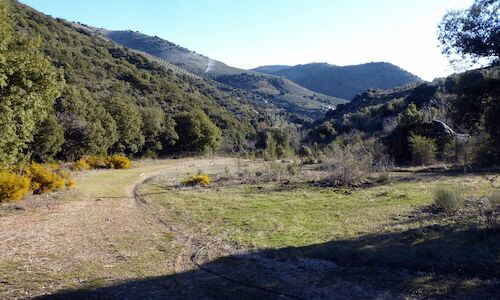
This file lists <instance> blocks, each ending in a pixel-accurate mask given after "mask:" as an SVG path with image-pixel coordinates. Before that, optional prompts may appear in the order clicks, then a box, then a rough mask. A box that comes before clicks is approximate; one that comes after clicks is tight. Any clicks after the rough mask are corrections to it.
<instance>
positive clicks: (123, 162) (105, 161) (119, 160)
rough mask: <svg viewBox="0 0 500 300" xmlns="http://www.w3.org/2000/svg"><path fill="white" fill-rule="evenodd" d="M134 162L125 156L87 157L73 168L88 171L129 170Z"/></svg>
mask: <svg viewBox="0 0 500 300" xmlns="http://www.w3.org/2000/svg"><path fill="white" fill-rule="evenodd" d="M131 165H132V162H131V161H130V159H128V157H126V156H123V155H117V154H115V155H110V156H98V155H93V156H86V157H83V158H81V159H79V160H77V161H76V162H75V164H74V166H73V168H74V169H78V168H82V169H81V170H88V169H128V168H130V166H131Z"/></svg>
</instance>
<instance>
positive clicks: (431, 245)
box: [39, 225, 500, 299]
mask: <svg viewBox="0 0 500 300" xmlns="http://www.w3.org/2000/svg"><path fill="white" fill-rule="evenodd" d="M202 267H203V268H208V269H210V270H212V271H214V272H216V273H219V274H223V275H224V276H226V277H228V278H231V279H233V280H236V281H240V282H245V283H250V284H252V285H258V286H261V287H265V288H267V289H272V290H274V291H281V292H286V293H287V294H290V295H295V296H296V297H297V298H300V299H331V298H335V299H339V298H340V299H376V298H377V299H380V298H384V299H390V298H398V299H399V298H402V297H403V296H409V297H410V298H417V299H418V298H444V299H447V298H459V299H462V298H467V299H469V298H470V299H498V296H499V295H498V291H499V290H500V280H499V279H500V235H499V234H493V233H491V232H489V231H487V230H485V229H479V228H463V227H458V226H453V225H448V226H436V225H434V226H428V227H422V228H419V229H411V230H407V231H402V232H393V233H383V234H374V235H367V236H363V237H360V238H356V239H346V240H336V241H330V242H327V243H323V244H316V245H309V246H304V247H288V248H282V249H266V250H261V251H256V252H253V253H248V254H243V255H231V256H226V257H219V258H217V259H215V260H212V261H210V262H207V263H204V264H203V265H202ZM384 291H385V292H384ZM278 298H279V299H287V298H291V297H286V296H283V295H281V296H280V295H278V294H276V293H273V292H269V291H265V290H262V289H258V288H255V287H249V286H243V285H241V284H238V283H235V282H231V281H228V280H227V279H224V278H221V277H220V276H216V275H214V274H212V273H209V272H207V271H206V270H203V269H193V270H190V271H186V272H183V273H178V274H173V275H166V276H160V277H153V278H145V279H137V280H130V281H125V282H120V283H114V284H113V285H110V286H105V287H94V288H91V287H87V288H85V289H80V290H66V291H60V292H58V293H56V294H54V295H51V296H44V297H41V298H39V299H278Z"/></svg>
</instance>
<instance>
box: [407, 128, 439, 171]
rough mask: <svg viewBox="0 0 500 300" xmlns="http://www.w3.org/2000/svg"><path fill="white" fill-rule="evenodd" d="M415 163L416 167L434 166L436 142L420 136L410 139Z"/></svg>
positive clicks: (413, 136)
mask: <svg viewBox="0 0 500 300" xmlns="http://www.w3.org/2000/svg"><path fill="white" fill-rule="evenodd" d="M409 143H410V149H411V154H412V160H413V163H414V164H416V165H428V164H432V163H433V162H434V161H435V159H436V152H437V149H436V143H435V142H434V140H432V139H430V138H428V137H425V136H420V135H411V136H410V139H409Z"/></svg>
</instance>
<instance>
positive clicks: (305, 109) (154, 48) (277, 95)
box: [76, 24, 346, 119]
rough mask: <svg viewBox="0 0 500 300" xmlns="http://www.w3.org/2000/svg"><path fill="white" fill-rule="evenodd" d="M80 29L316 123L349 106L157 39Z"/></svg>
mask: <svg viewBox="0 0 500 300" xmlns="http://www.w3.org/2000/svg"><path fill="white" fill-rule="evenodd" d="M76 26H79V27H82V26H83V27H85V28H86V29H87V30H90V31H91V32H94V33H97V34H100V35H102V36H103V37H105V38H107V39H109V40H111V41H113V42H115V43H117V44H120V45H122V46H124V47H126V48H129V49H133V50H135V51H140V52H142V53H146V54H148V55H151V56H153V57H154V58H156V59H160V60H164V61H165V63H166V64H172V65H174V66H176V67H178V68H181V69H183V70H186V71H187V72H190V73H192V74H195V75H197V76H200V77H203V78H209V79H212V80H214V81H216V82H218V83H220V84H223V85H227V86H230V87H232V88H236V89H240V90H244V91H246V92H249V93H252V94H253V95H255V96H256V97H258V98H261V99H262V100H263V101H265V102H267V103H272V104H273V105H275V106H277V107H278V108H280V109H283V110H285V111H286V112H288V113H292V114H297V115H299V116H301V117H308V118H312V119H316V118H319V117H321V116H322V115H323V114H324V113H325V112H326V111H327V110H328V109H330V108H332V107H334V106H335V105H337V104H339V103H345V102H346V100H345V99H341V98H337V97H332V96H328V95H323V94H321V93H318V92H313V91H311V90H308V89H307V88H303V87H301V86H299V85H298V84H296V83H294V82H291V81H290V80H288V79H286V78H282V77H281V76H276V75H269V74H263V73H259V72H255V71H248V70H243V69H239V68H234V67H231V66H228V65H226V64H225V63H223V62H220V61H217V60H214V59H212V58H209V57H207V56H204V55H202V54H199V53H196V52H193V51H190V50H188V49H186V48H184V47H181V46H179V45H176V44H174V43H172V42H169V41H167V40H164V39H161V38H159V37H156V36H155V37H152V36H148V35H145V34H142V33H140V32H137V31H130V30H125V31H112V30H106V29H99V28H93V27H90V26H86V25H82V24H77V25H76Z"/></svg>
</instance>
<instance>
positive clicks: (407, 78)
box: [254, 62, 422, 100]
mask: <svg viewBox="0 0 500 300" xmlns="http://www.w3.org/2000/svg"><path fill="white" fill-rule="evenodd" d="M254 70H255V71H259V72H264V73H267V74H273V75H278V76H283V77H286V78H288V79H290V80H291V81H293V82H295V83H297V84H299V85H301V86H303V87H305V88H308V89H310V90H312V91H315V92H318V93H322V94H325V95H330V96H332V97H338V98H343V99H349V100H350V99H352V98H353V97H354V96H356V95H357V94H359V93H361V92H364V91H366V90H368V89H391V88H395V87H399V86H404V85H406V84H409V83H415V82H419V81H422V80H421V79H420V78H418V77H417V76H415V75H413V74H411V73H409V72H407V71H405V70H403V69H401V68H399V67H397V66H395V65H393V64H390V63H385V62H374V63H367V64H361V65H353V66H335V65H330V64H326V63H312V64H305V65H297V66H294V67H288V68H277V69H276V68H275V67H273V66H270V67H266V66H264V67H259V68H256V69H254Z"/></svg>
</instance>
